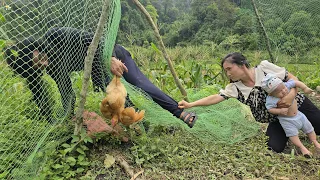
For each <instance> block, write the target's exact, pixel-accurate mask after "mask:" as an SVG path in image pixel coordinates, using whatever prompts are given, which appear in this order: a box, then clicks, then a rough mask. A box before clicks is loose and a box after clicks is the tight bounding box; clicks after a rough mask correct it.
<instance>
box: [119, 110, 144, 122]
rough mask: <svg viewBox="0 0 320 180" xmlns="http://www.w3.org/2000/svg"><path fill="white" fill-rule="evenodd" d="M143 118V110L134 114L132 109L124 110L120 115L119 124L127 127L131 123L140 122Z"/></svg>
mask: <svg viewBox="0 0 320 180" xmlns="http://www.w3.org/2000/svg"><path fill="white" fill-rule="evenodd" d="M143 118H144V110H142V111H140V112H136V111H135V110H134V108H133V107H127V108H125V109H124V110H123V111H122V113H121V118H120V122H121V123H122V124H123V125H125V126H129V125H131V124H133V123H137V122H140V121H141V120H142V119H143Z"/></svg>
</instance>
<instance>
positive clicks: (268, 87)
mask: <svg viewBox="0 0 320 180" xmlns="http://www.w3.org/2000/svg"><path fill="white" fill-rule="evenodd" d="M261 87H262V89H264V90H265V91H266V92H267V93H268V94H269V95H270V96H274V97H277V98H283V97H284V96H286V95H287V94H288V88H287V87H286V86H285V85H284V83H283V81H282V80H281V79H280V78H278V77H277V76H275V75H274V74H267V75H266V76H265V77H264V78H263V79H262V82H261Z"/></svg>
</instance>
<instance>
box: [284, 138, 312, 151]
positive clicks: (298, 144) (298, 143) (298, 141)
mask: <svg viewBox="0 0 320 180" xmlns="http://www.w3.org/2000/svg"><path fill="white" fill-rule="evenodd" d="M289 139H290V141H291V142H292V143H293V144H294V145H296V146H297V147H298V148H299V149H300V151H301V153H302V154H303V155H306V154H308V155H311V154H312V153H311V152H310V151H309V150H308V149H307V148H306V147H305V146H304V145H303V144H302V143H301V141H300V139H299V136H291V137H289Z"/></svg>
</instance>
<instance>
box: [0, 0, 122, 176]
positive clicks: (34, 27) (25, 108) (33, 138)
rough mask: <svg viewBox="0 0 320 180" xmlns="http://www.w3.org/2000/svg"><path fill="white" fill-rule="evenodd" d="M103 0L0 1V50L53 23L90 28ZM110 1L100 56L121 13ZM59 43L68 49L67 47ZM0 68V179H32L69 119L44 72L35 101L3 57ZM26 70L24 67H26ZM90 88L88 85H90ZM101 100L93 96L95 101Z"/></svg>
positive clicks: (66, 133) (65, 133)
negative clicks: (44, 114)
mask: <svg viewBox="0 0 320 180" xmlns="http://www.w3.org/2000/svg"><path fill="white" fill-rule="evenodd" d="M103 3H104V1H102V0H101V1H99V0H98V1H97V0H92V1H91V0H89V1H88V0H86V1H84V0H80V1H79V0H71V1H70V0H68V1H65V0H54V1H51V0H44V1H33V0H26V1H5V2H4V1H3V2H2V4H1V7H0V13H1V16H0V17H1V24H0V31H1V35H0V44H1V47H0V48H1V51H3V50H4V48H5V47H11V46H12V45H14V44H16V43H17V42H20V41H22V40H23V39H25V38H28V37H30V36H32V37H33V38H34V39H35V40H38V39H42V38H44V35H45V33H46V32H48V30H49V29H50V28H55V27H71V28H76V29H79V30H80V31H86V32H89V33H95V30H96V28H97V24H98V20H99V17H100V14H101V10H102V9H101V7H102V4H103ZM109 3H110V5H109V8H108V18H107V22H106V23H105V31H104V34H103V38H102V39H101V41H102V42H104V43H101V44H103V48H101V49H100V51H102V50H104V52H103V54H104V57H110V56H111V52H112V49H113V45H114V42H115V38H116V35H117V30H118V26H119V21H120V17H121V12H120V0H111V1H109ZM104 37H107V38H104ZM71 40H72V34H70V39H68V41H70V43H72V42H71ZM63 48H66V50H67V48H68V47H63ZM77 48H81V47H80V46H79V47H77ZM15 53H17V54H18V52H14V51H13V52H12V54H14V55H15V56H16V55H17V54H15ZM98 53H102V52H98ZM2 55H3V54H2ZM65 55H66V56H67V54H65ZM21 58H22V57H21ZM66 58H68V57H66ZM83 58H84V57H83ZM21 66H22V65H21ZM79 66H81V64H79ZM0 69H1V71H0V84H1V85H0V102H1V103H0V109H1V110H0V117H1V118H0V129H1V130H0V142H1V147H0V179H36V176H37V174H39V172H41V167H42V165H43V164H44V163H45V162H46V160H47V157H46V151H48V150H51V151H54V150H55V149H56V148H57V146H58V145H59V144H61V143H62V142H65V141H66V140H67V139H68V138H70V136H71V135H72V133H73V130H74V125H73V122H72V121H71V120H70V118H69V117H68V116H67V114H66V113H65V112H64V110H63V107H62V103H61V97H62V96H61V94H60V92H59V90H58V87H57V85H56V82H55V81H54V80H53V79H52V78H51V77H50V76H49V75H47V74H45V75H44V76H42V77H41V79H39V80H38V81H39V83H38V86H37V88H38V89H37V90H35V91H34V93H38V94H37V95H40V96H42V95H45V97H46V98H41V99H40V100H38V102H37V103H36V102H35V101H33V99H34V97H33V94H32V92H31V91H30V89H29V87H28V82H27V80H26V79H24V78H21V76H19V75H17V74H15V73H14V72H13V71H12V69H10V68H9V66H8V65H7V63H6V61H5V59H4V58H3V57H2V58H1V60H0ZM29 70H30V68H29V69H24V71H26V72H28V71H29ZM81 74H82V73H81V72H75V73H72V75H71V81H72V86H73V89H74V91H75V93H76V94H77V95H79V92H80V89H81V82H82V81H81V80H79V79H80V78H81ZM90 90H91V91H92V90H93V89H92V85H91V86H90ZM66 93H70V92H66ZM35 98H37V97H35ZM78 99H79V98H77V100H78ZM100 100H101V99H99V100H97V99H95V102H96V104H99V102H100ZM39 106H40V107H39ZM98 109H99V108H96V109H95V111H98ZM41 111H50V112H51V111H52V113H51V114H50V117H44V116H42V115H41Z"/></svg>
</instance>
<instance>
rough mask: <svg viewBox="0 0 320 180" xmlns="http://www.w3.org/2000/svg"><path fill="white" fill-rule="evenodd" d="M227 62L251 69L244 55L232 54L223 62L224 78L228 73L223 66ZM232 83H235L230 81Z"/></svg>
mask: <svg viewBox="0 0 320 180" xmlns="http://www.w3.org/2000/svg"><path fill="white" fill-rule="evenodd" d="M226 61H228V62H229V63H231V64H236V65H238V66H243V65H245V66H246V67H247V68H250V63H249V62H248V61H247V58H246V57H245V56H244V55H242V54H241V53H239V52H234V53H230V54H227V55H226V56H225V57H224V58H223V59H222V61H221V68H222V71H223V72H224V73H223V77H225V75H226V73H225V71H224V69H223V64H224V63H225V62H226ZM232 82H233V81H232V80H231V79H230V83H232Z"/></svg>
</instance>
